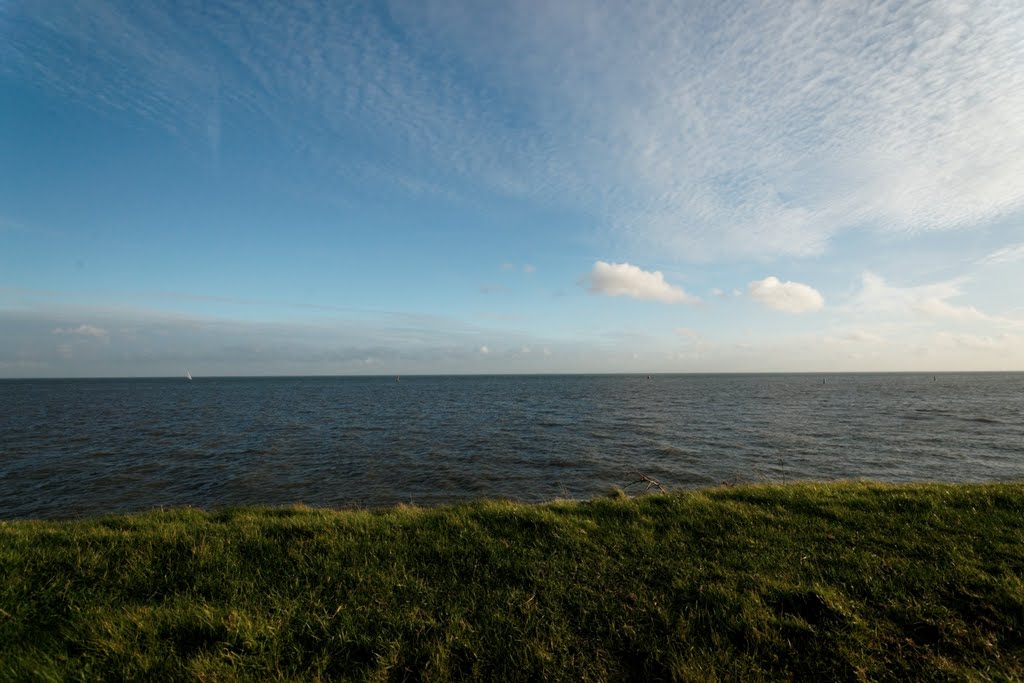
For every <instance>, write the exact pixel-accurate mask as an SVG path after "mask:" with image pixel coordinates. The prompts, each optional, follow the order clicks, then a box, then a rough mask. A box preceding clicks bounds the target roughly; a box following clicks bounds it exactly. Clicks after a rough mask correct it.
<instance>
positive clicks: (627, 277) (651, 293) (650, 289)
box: [584, 261, 699, 304]
mask: <svg viewBox="0 0 1024 683" xmlns="http://www.w3.org/2000/svg"><path fill="white" fill-rule="evenodd" d="M584 280H585V281H586V282H588V283H589V284H590V291H591V292H593V293H595V294H607V295H609V296H628V297H632V298H634V299H646V300H650V301H661V302H662V303H666V304H679V303H685V304H692V303H697V302H698V301H699V299H698V298H696V297H694V296H690V295H689V294H687V293H686V292H685V291H684V290H683V288H682V287H677V286H676V285H672V284H669V283H668V282H666V281H665V276H664V275H662V273H661V271H658V270H655V271H646V270H643V269H642V268H639V267H637V266H634V265H631V264H629V263H606V262H605V261H597V262H595V263H594V267H593V269H592V270H591V271H590V274H589V275H588V276H586V277H585V278H584Z"/></svg>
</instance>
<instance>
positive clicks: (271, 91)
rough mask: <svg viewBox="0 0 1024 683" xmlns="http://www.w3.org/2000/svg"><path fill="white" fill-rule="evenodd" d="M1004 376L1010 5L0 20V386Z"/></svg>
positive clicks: (1018, 209) (1023, 134) (1013, 88)
mask: <svg viewBox="0 0 1024 683" xmlns="http://www.w3.org/2000/svg"><path fill="white" fill-rule="evenodd" d="M186 370H187V371H190V372H191V373H192V375H193V376H204V375H205V376H212V375H335V374H337V375H356V374H373V375H392V374H418V373H423V374H457V373H563V372H638V373H656V372H658V373H660V372H829V371H834V372H837V371H925V372H929V371H932V372H935V371H947V370H1024V3H1021V2H1020V0H1006V1H1001V0H991V1H989V2H984V3H972V2H962V1H957V2H938V1H936V2H928V1H918V0H872V1H871V2H857V1H854V0H850V1H848V2H844V1H835V2H825V1H823V2H802V1H793V0H784V1H780V2H773V1H770V0H769V1H765V2H750V3H744V2H720V1H718V0H713V1H707V2H686V1H683V2H677V1H669V0H664V1H662V0H629V1H623V0H608V1H604V0H592V1H584V0H559V1H558V2H539V1H537V0H507V1H505V2H500V3H480V2H468V1H462V2H459V1H455V0H402V1H394V2H383V1H382V2H355V3H348V4H346V3H344V2H318V1H316V0H296V1H295V2H288V3H280V2H259V1H257V0H238V1H234V0H204V1H202V2H199V1H192V0H176V1H175V2H164V3H158V2H108V1H107V0H79V1H78V2H74V3H48V2H42V1H32V0H3V1H2V2H0V377H78V376H184V374H185V372H186Z"/></svg>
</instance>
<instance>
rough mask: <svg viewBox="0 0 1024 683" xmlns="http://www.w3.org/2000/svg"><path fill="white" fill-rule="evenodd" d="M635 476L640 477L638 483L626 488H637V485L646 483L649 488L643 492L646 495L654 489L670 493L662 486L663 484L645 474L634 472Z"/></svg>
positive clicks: (630, 484)
mask: <svg viewBox="0 0 1024 683" xmlns="http://www.w3.org/2000/svg"><path fill="white" fill-rule="evenodd" d="M633 474H635V475H636V476H638V477H640V478H639V479H637V480H636V481H634V482H632V483H629V484H626V486H635V485H636V484H644V483H646V484H647V487H646V488H645V489H644V491H643V492H644V493H647V492H648V491H650V490H651V489H653V488H657V489H658V490H659V491H661V492H662V493H668V491H667V490H666V489H665V487H664V486H662V485H661V483H660V482H659V481H658V480H657V479H654V478H652V477H648V476H647V475H646V474H644V473H643V472H634V473H633Z"/></svg>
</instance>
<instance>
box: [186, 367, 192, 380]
mask: <svg viewBox="0 0 1024 683" xmlns="http://www.w3.org/2000/svg"><path fill="white" fill-rule="evenodd" d="M185 379H187V380H188V381H190V382H191V381H192V373H191V372H189V371H188V370H186V371H185Z"/></svg>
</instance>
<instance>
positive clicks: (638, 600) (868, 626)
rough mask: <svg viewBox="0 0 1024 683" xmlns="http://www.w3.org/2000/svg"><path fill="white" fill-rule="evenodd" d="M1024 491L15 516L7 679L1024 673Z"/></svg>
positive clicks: (740, 491) (1001, 487) (4, 615)
mask: <svg viewBox="0 0 1024 683" xmlns="http://www.w3.org/2000/svg"><path fill="white" fill-rule="evenodd" d="M1022 513H1024V484H990V485H940V484H929V485H915V486H887V485H879V484H869V483H838V484H788V485H753V486H738V487H728V488H719V489H710V490H706V491H698V492H689V493H675V494H670V495H661V494H657V495H646V496H640V497H637V498H628V497H626V496H625V495H620V494H615V495H612V496H610V497H607V498H601V499H596V500H593V501H589V502H568V501H556V502H552V503H549V504H544V505H526V504H519V503H515V502H507V501H505V502H493V501H492V502H487V501H481V502H476V503H471V504H465V505H458V506H451V507H442V508H415V507H399V508H394V509H389V510H384V511H376V512H371V511H332V510H324V509H316V508H305V507H296V508H277V509H252V508H245V509H231V510H223V511H216V512H202V511H199V510H192V509H175V510H161V511H154V512H150V513H146V514H140V515H128V516H109V517H101V518H96V519H87V520H78V521H63V522H43V521H17V522H2V523H0V680H97V679H100V680H108V679H138V678H147V679H196V680H211V681H214V680H338V679H344V680H359V681H383V680H403V679H407V678H417V679H424V680H450V679H463V678H478V679H480V678H482V679H494V680H513V681H514V680H536V679H551V680H573V681H576V680H609V679H616V680H617V679H639V680H648V681H653V680H715V679H723V678H724V679H740V678H742V679H744V680H758V679H779V678H799V679H814V680H850V681H857V680H877V679H897V678H899V679H915V680H921V679H933V680H939V679H942V680H946V679H979V680H988V679H991V680H999V679H1003V680H1008V679H1021V678H1024V521H1022Z"/></svg>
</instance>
